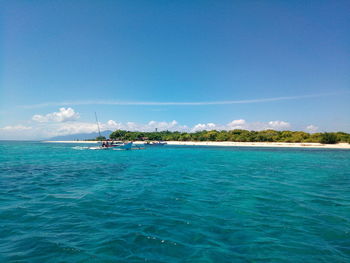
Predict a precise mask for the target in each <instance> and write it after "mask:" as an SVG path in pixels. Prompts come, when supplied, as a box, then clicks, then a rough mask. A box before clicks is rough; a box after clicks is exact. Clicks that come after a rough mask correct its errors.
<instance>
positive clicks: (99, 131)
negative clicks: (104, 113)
mask: <svg viewBox="0 0 350 263" xmlns="http://www.w3.org/2000/svg"><path fill="white" fill-rule="evenodd" d="M95 118H96V123H97V128H98V134H99V135H100V137H102V136H101V130H100V124H99V123H98V119H97V114H96V111H95Z"/></svg>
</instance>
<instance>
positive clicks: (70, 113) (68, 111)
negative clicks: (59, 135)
mask: <svg viewBox="0 0 350 263" xmlns="http://www.w3.org/2000/svg"><path fill="white" fill-rule="evenodd" d="M79 117H80V115H79V113H77V112H75V111H74V109H72V108H60V109H59V111H58V112H53V113H48V114H46V115H40V114H36V115H34V116H33V117H32V120H33V121H36V122H65V121H76V120H77V119H79Z"/></svg>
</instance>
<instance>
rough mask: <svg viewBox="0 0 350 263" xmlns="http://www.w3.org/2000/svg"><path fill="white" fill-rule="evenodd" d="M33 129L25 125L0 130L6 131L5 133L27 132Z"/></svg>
mask: <svg viewBox="0 0 350 263" xmlns="http://www.w3.org/2000/svg"><path fill="white" fill-rule="evenodd" d="M31 129H32V127H29V126H23V125H14V126H5V127H3V128H0V130H4V131H10V132H11V131H27V130H31Z"/></svg>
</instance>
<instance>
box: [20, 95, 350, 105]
mask: <svg viewBox="0 0 350 263" xmlns="http://www.w3.org/2000/svg"><path fill="white" fill-rule="evenodd" d="M348 93H350V91H344V92H337V93H336V92H333V93H322V94H309V95H298V96H284V97H272V98H260V99H245V100H226V101H190V102H160V101H117V100H83V101H62V102H47V103H39V104H32V105H21V106H19V107H21V108H25V109H34V108H44V107H50V106H75V105H117V106H206V105H229V104H250V103H263V102H272V101H283V100H297V99H305V98H317V97H324V96H334V95H341V94H348Z"/></svg>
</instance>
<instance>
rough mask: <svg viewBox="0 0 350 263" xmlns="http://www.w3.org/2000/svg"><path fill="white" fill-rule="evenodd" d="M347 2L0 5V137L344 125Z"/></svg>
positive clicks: (348, 69)
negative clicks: (119, 130) (156, 129)
mask: <svg viewBox="0 0 350 263" xmlns="http://www.w3.org/2000/svg"><path fill="white" fill-rule="evenodd" d="M349 13H350V2H349V1H342V0H338V1H322V0H320V1H297V0H296V1H276V0H274V1H272V0H271V1H268V0H267V1H253V0H252V1H246V0H244V1H243V0H242V1H224V0H223V1H205V0H198V1H197V0H193V1H190V0H187V1H182V0H179V1H164V0H158V1H155V0H153V1H152V0H150V1H138V0H135V1H127V0H125V1H118V0H116V1H114V0H113V1H107V0H101V1H79V0H77V1H68V0H62V1H41V0H37V1H24V0H21V1H18V0H13V1H0V139H43V138H49V137H52V136H57V135H65V134H74V133H82V132H95V131H97V127H96V123H95V115H94V113H95V112H97V114H98V118H99V121H100V123H101V127H102V129H105V130H106V129H111V130H114V129H119V128H122V129H128V130H147V131H148V130H154V129H155V128H158V130H163V129H169V130H182V131H190V132H191V131H196V130H201V129H207V130H210V129H226V130H229V129H234V128H244V129H254V130H262V129H269V128H273V129H276V130H284V129H289V130H302V131H308V132H323V131H345V132H350V106H349V105H350V103H349V101H350V16H349Z"/></svg>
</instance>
